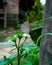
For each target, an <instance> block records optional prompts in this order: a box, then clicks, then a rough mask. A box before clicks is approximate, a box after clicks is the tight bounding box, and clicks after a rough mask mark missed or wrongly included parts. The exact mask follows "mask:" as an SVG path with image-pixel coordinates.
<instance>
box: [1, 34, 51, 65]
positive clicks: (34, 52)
mask: <svg viewBox="0 0 52 65" xmlns="http://www.w3.org/2000/svg"><path fill="white" fill-rule="evenodd" d="M44 35H50V36H52V33H45V34H42V35H40V36H39V37H38V39H37V42H36V44H34V43H30V44H23V45H21V46H20V47H19V51H20V55H19V56H20V65H38V61H39V50H40V47H39V46H37V45H38V42H39V40H40V39H41V38H42V37H43V36H44ZM19 38H21V34H19ZM4 45H6V44H4ZM8 45H9V46H10V45H11V46H13V45H12V44H11V43H10V44H8ZM16 48H17V47H16ZM13 50H14V49H13ZM13 50H12V51H13ZM18 60H19V59H18V54H13V55H12V56H10V57H9V58H6V57H4V60H1V61H0V65H7V64H12V65H13V64H14V65H18V64H17V61H18Z"/></svg>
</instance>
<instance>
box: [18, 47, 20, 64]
mask: <svg viewBox="0 0 52 65" xmlns="http://www.w3.org/2000/svg"><path fill="white" fill-rule="evenodd" d="M18 65H20V51H19V48H18Z"/></svg>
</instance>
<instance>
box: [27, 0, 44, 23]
mask: <svg viewBox="0 0 52 65" xmlns="http://www.w3.org/2000/svg"><path fill="white" fill-rule="evenodd" d="M43 10H44V5H42V4H41V3H40V0H34V4H33V6H32V10H31V11H30V10H29V11H27V12H26V14H27V18H26V20H28V21H29V22H36V21H40V20H41V19H43Z"/></svg>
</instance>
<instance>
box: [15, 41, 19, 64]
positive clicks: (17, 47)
mask: <svg viewBox="0 0 52 65" xmlns="http://www.w3.org/2000/svg"><path fill="white" fill-rule="evenodd" d="M19 45H20V40H19V43H18V46H17V43H16V42H15V46H16V49H17V55H18V56H17V59H18V65H20V50H19V48H20V47H19Z"/></svg>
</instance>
